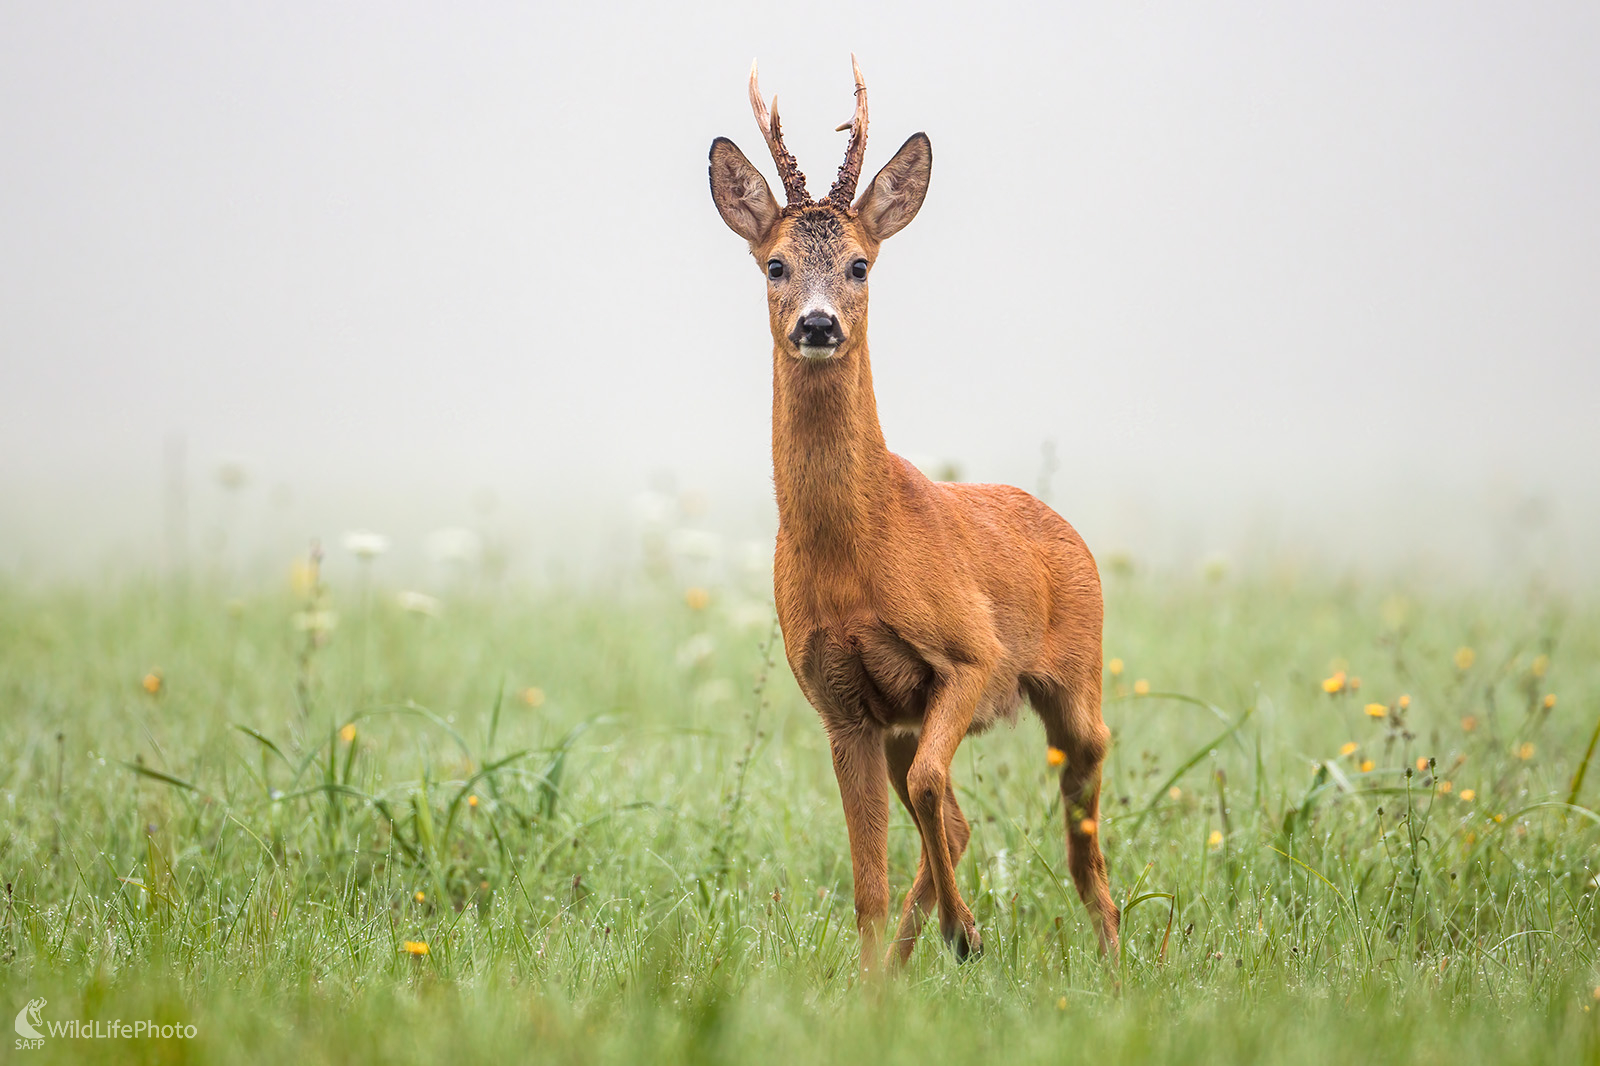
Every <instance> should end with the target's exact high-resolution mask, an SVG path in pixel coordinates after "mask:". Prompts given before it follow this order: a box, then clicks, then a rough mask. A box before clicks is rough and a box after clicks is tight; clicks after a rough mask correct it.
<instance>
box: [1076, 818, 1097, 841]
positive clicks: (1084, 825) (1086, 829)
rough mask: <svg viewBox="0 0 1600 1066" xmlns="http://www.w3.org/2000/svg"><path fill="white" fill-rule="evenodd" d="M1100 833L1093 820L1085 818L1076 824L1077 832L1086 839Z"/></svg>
mask: <svg viewBox="0 0 1600 1066" xmlns="http://www.w3.org/2000/svg"><path fill="white" fill-rule="evenodd" d="M1099 831H1100V826H1099V824H1098V823H1097V822H1096V821H1095V820H1094V819H1093V818H1085V819H1084V820H1083V821H1081V822H1079V823H1078V832H1080V833H1082V834H1083V835H1084V836H1086V837H1092V836H1094V835H1095V834H1096V833H1098V832H1099Z"/></svg>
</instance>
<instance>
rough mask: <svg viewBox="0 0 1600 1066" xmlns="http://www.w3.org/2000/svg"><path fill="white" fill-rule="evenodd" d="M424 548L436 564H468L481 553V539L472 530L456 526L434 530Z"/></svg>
mask: <svg viewBox="0 0 1600 1066" xmlns="http://www.w3.org/2000/svg"><path fill="white" fill-rule="evenodd" d="M424 546H425V547H426V548H427V551H428V556H429V558H431V559H432V560H433V561H434V562H436V563H470V562H473V561H475V560H476V559H477V558H478V556H479V555H480V554H481V553H482V552H483V541H482V539H481V538H480V537H479V536H478V535H477V534H476V533H474V532H473V531H472V530H470V529H462V528H460V527H458V526H452V527H450V528H447V529H436V530H434V531H433V532H432V533H429V534H428V538H427V540H426V541H425V542H424Z"/></svg>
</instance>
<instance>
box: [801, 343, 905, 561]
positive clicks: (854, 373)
mask: <svg viewBox="0 0 1600 1066" xmlns="http://www.w3.org/2000/svg"><path fill="white" fill-rule="evenodd" d="M772 379H773V380H772V469H773V481H774V484H775V486H776V488H777V495H778V526H779V528H780V529H781V530H782V532H783V534H784V535H785V537H786V538H787V539H788V540H789V543H790V544H792V545H793V546H794V548H795V550H797V551H798V552H800V553H801V554H802V555H806V556H810V557H812V558H813V559H814V560H815V561H817V562H819V563H821V562H825V561H827V560H828V559H835V560H838V561H841V562H844V561H852V560H856V559H859V558H860V556H861V553H862V551H863V549H864V548H867V547H869V546H870V545H871V544H872V543H873V542H874V541H875V540H876V539H877V538H876V537H875V536H874V534H875V533H876V532H877V531H878V530H879V527H880V526H882V525H883V524H884V522H885V521H886V520H887V518H888V516H889V513H890V509H891V507H892V503H893V500H892V496H891V486H892V471H893V466H892V463H893V458H892V457H891V456H890V454H889V449H888V446H887V445H885V443H884V440H883V430H882V428H881V427H880V426H879V425H878V401H877V398H876V396H874V394H873V391H872V364H871V361H870V360H869V359H868V357H867V345H866V341H865V339H863V340H862V341H861V343H860V345H859V346H858V347H856V348H854V349H852V350H850V351H849V352H847V353H846V354H845V355H842V356H839V357H837V358H835V359H833V360H830V361H828V362H826V363H822V364H811V363H807V362H805V361H803V360H798V359H795V358H794V357H793V356H790V355H789V354H788V353H786V352H784V351H782V350H781V349H778V350H774V352H773V370H772Z"/></svg>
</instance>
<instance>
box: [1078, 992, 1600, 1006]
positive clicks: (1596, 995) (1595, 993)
mask: <svg viewBox="0 0 1600 1066" xmlns="http://www.w3.org/2000/svg"><path fill="white" fill-rule="evenodd" d="M1594 998H1595V999H1600V988H1596V989H1595V990H1594ZM1066 1009H1067V997H1066V996H1062V997H1061V998H1060V999H1058V1000H1056V1010H1066Z"/></svg>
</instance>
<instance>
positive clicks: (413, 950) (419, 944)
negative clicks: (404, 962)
mask: <svg viewBox="0 0 1600 1066" xmlns="http://www.w3.org/2000/svg"><path fill="white" fill-rule="evenodd" d="M405 952H406V954H407V955H410V956H412V957H413V958H419V959H420V958H421V957H422V956H424V955H426V954H427V953H428V942H427V941H426V940H407V941H406V942H405Z"/></svg>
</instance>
